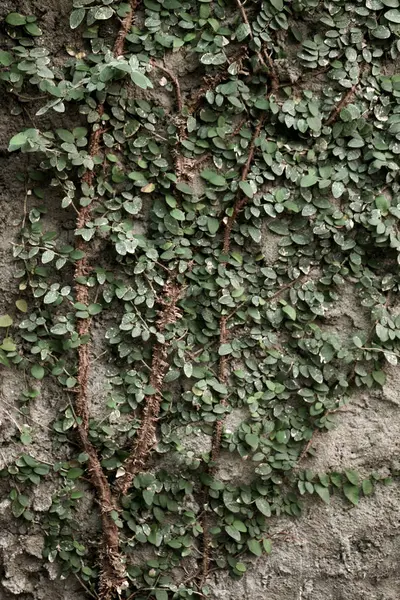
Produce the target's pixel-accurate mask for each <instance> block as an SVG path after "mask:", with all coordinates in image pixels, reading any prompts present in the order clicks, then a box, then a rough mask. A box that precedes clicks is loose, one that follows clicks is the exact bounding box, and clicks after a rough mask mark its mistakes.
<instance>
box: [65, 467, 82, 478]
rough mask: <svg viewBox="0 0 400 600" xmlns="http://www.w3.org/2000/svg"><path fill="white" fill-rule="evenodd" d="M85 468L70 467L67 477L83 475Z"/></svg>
mask: <svg viewBox="0 0 400 600" xmlns="http://www.w3.org/2000/svg"><path fill="white" fill-rule="evenodd" d="M83 473H84V471H83V469H79V468H78V467H74V468H72V469H68V473H67V479H78V477H80V476H81V475H83Z"/></svg>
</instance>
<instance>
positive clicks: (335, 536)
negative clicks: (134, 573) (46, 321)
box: [0, 0, 400, 600]
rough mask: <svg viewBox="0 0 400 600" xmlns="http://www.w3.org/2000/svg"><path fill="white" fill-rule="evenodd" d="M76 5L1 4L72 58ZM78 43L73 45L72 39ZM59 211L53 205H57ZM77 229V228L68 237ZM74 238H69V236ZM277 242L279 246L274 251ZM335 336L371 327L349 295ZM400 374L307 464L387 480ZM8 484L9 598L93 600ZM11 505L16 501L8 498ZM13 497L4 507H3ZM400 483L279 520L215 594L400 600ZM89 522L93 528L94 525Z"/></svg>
mask: <svg viewBox="0 0 400 600" xmlns="http://www.w3.org/2000/svg"><path fill="white" fill-rule="evenodd" d="M70 4H72V2H70V0H46V1H43V0H29V1H28V0H2V2H1V6H0V19H1V18H3V17H4V16H5V15H6V14H7V13H8V12H10V11H16V10H18V11H21V12H24V13H31V14H32V13H34V14H36V15H38V16H40V17H41V26H42V27H43V28H44V44H46V45H47V44H51V45H52V48H53V49H54V51H55V52H62V50H63V48H64V47H65V45H67V43H68V40H69V38H68V35H69V34H68V29H67V15H68V11H69V9H70ZM69 44H71V41H70V40H69ZM12 108H13V100H12V99H10V98H9V97H4V96H3V97H1V100H0V207H1V211H0V266H1V268H0V313H2V314H3V313H5V312H10V310H11V311H12V310H13V308H12V307H13V305H14V302H15V300H16V298H17V297H18V296H17V289H16V283H15V280H13V279H12V272H13V268H14V265H13V260H12V251H11V248H12V243H13V241H14V240H15V237H16V235H17V233H18V219H19V218H20V217H21V215H22V213H23V206H24V189H23V187H22V186H21V184H19V183H18V182H17V180H16V177H15V176H16V173H17V172H18V171H20V170H21V169H22V170H23V169H24V168H26V165H27V162H26V159H25V158H22V157H20V156H18V155H11V156H9V155H8V154H7V152H6V148H7V142H8V139H9V138H10V137H11V136H12V135H13V134H14V133H16V132H17V131H19V130H20V129H22V128H23V127H28V126H31V123H30V122H29V119H28V113H30V114H34V107H32V106H31V105H27V107H26V111H24V112H22V113H21V114H20V115H18V116H16V117H12V116H11V114H10V111H11V110H12ZM46 201H47V204H48V206H49V207H52V202H55V201H54V199H53V198H52V197H51V194H50V196H49V197H48V198H47V199H46ZM66 218H67V217H66V216H65V214H63V215H62V214H61V213H57V210H54V208H53V209H52V210H51V213H50V216H49V227H50V224H51V225H52V227H53V228H54V226H55V225H56V223H57V221H58V219H60V220H64V221H65V219H66ZM66 230H68V228H66ZM66 235H67V234H66ZM269 245H270V244H269ZM330 323H331V327H332V330H335V331H341V330H346V331H350V330H351V329H352V328H353V327H356V328H360V327H362V326H363V324H364V323H365V322H364V321H363V313H362V309H361V307H360V306H358V303H357V298H356V297H354V296H352V295H351V293H350V292H349V293H348V294H347V295H345V296H344V297H343V299H342V303H341V306H340V309H335V312H334V313H332V314H331V315H330ZM97 373H98V377H99V379H98V380H96V373H95V379H94V380H93V381H92V390H95V392H96V396H98V399H100V398H101V396H100V397H99V392H101V389H102V379H101V375H102V369H101V368H100V367H99V368H98V371H97ZM0 378H1V384H0V411H1V415H0V467H3V466H5V465H6V464H7V463H8V462H9V461H12V460H13V459H14V458H15V457H16V456H17V455H18V453H19V452H20V450H21V446H20V445H18V444H15V442H13V440H12V436H13V435H15V433H16V431H17V425H16V422H17V423H21V422H22V420H21V416H20V415H19V413H18V411H17V403H16V399H17V398H18V395H19V393H20V392H21V391H22V389H23V387H24V382H23V381H22V380H21V379H20V378H21V374H20V373H17V372H16V373H12V372H10V371H6V370H5V369H3V368H2V371H1V374H0ZM399 378H400V374H399V372H398V370H397V369H396V368H394V367H393V368H392V369H391V370H389V372H388V382H387V384H386V385H385V387H384V389H383V392H377V391H374V392H365V391H364V392H361V393H359V394H358V395H357V396H355V397H354V398H353V402H352V404H351V406H350V407H349V409H348V412H344V413H342V414H339V415H338V426H337V429H336V430H334V431H332V432H330V433H327V434H324V435H321V436H320V437H319V438H318V439H317V441H316V449H317V456H316V458H315V459H312V460H311V459H310V460H308V462H307V463H304V465H305V466H307V467H309V468H311V469H313V470H315V471H326V470H329V469H331V468H335V469H337V470H341V469H344V468H354V469H357V470H358V471H359V472H360V473H361V474H369V473H370V472H371V471H373V470H376V471H378V472H381V473H382V472H383V473H384V469H385V468H387V467H385V465H386V466H387V465H389V464H390V463H391V462H392V463H395V462H396V461H399V460H400V458H399V457H400V453H399V440H400V380H399ZM63 401H64V400H63V398H62V397H60V392H59V391H58V390H57V389H56V388H55V387H53V386H52V384H50V383H46V384H44V389H43V393H42V395H41V396H40V398H39V399H38V400H35V401H34V403H33V404H32V412H31V416H32V418H33V419H34V420H35V421H36V422H37V423H36V424H35V423H34V422H32V426H33V430H34V433H35V436H34V437H35V442H34V444H33V448H32V454H33V455H34V456H36V457H37V458H39V459H41V460H48V461H50V462H54V460H55V457H52V455H51V443H50V431H49V430H48V429H47V427H48V426H49V425H50V424H51V422H52V420H53V419H54V417H55V414H56V412H57V409H58V408H59V407H60V406H61V404H62V403H63ZM226 475H227V477H232V476H233V477H238V478H240V476H241V474H240V473H237V472H235V467H234V465H232V464H231V463H230V462H229V463H227V464H226ZM5 489H6V488H5V486H4V485H3V484H1V482H0V581H1V585H0V600H10V599H11V598H14V597H18V598H20V600H33V599H34V600H50V599H56V598H60V599H63V600H83V599H84V598H86V595H85V593H84V591H83V590H82V588H81V587H80V585H79V583H78V582H77V581H76V580H75V579H74V578H71V579H69V580H68V581H66V582H62V581H59V580H58V579H57V567H56V565H49V564H46V563H45V562H44V561H43V560H42V559H41V549H42V547H43V537H42V535H41V533H40V530H39V528H37V527H35V526H34V527H33V529H31V530H28V529H27V528H25V526H24V525H21V524H16V522H15V521H14V520H13V518H12V516H11V512H10V506H9V504H10V503H9V501H8V500H7V498H6V497H5V494H4V493H3V490H5ZM52 492H53V489H52V486H51V484H45V485H44V486H43V485H41V486H40V487H39V488H37V489H36V491H35V501H34V507H35V509H36V510H38V511H40V510H43V511H45V510H47V508H48V507H49V505H50V503H51V495H52ZM4 498H5V499H4ZM1 499H2V500H1ZM399 515H400V484H399V483H398V482H396V483H394V484H393V485H392V486H390V487H382V486H381V487H379V488H378V490H377V492H376V493H375V494H374V495H373V496H372V497H369V498H363V499H362V500H361V502H360V506H359V507H351V506H350V505H349V504H348V503H347V502H344V501H342V500H340V499H338V498H335V499H333V500H332V504H331V505H330V506H326V505H322V503H321V502H318V501H308V504H307V506H306V509H305V514H304V516H303V517H302V518H300V519H298V520H289V519H286V518H284V519H277V520H276V522H275V523H274V525H273V530H274V534H275V535H274V540H275V543H274V551H273V554H272V555H271V556H270V557H269V558H267V559H265V558H264V557H263V558H260V559H257V560H255V561H254V568H253V570H252V571H251V572H249V574H248V575H247V576H246V577H245V578H244V579H243V580H242V581H240V582H234V581H232V580H231V579H228V578H225V577H223V576H221V575H217V576H216V577H215V580H214V582H213V584H212V587H213V593H212V597H213V598H216V599H219V600H236V599H238V600H239V599H243V598H245V599H248V600H261V599H263V600H264V599H268V600H398V598H400V569H399V564H400V517H399ZM86 526H87V522H86V520H84V521H83V522H82V527H86Z"/></svg>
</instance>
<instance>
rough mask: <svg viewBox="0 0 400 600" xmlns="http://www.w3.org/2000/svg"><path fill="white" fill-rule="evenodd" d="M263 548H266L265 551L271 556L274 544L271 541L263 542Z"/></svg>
mask: <svg viewBox="0 0 400 600" xmlns="http://www.w3.org/2000/svg"><path fill="white" fill-rule="evenodd" d="M263 546H264V550H265V552H266V553H267V554H271V552H272V542H271V540H266V539H264V540H263Z"/></svg>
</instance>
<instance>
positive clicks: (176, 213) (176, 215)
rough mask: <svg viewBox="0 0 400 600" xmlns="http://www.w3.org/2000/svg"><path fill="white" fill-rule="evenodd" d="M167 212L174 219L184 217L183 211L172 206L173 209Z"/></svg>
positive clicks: (182, 218) (178, 219)
mask: <svg viewBox="0 0 400 600" xmlns="http://www.w3.org/2000/svg"><path fill="white" fill-rule="evenodd" d="M169 214H170V215H171V217H172V218H173V219H176V220H177V221H184V220H185V219H186V215H185V213H184V212H183V210H180V209H179V208H174V210H171V212H170V213H169Z"/></svg>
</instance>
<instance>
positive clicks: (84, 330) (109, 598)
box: [75, 0, 137, 600]
mask: <svg viewBox="0 0 400 600" xmlns="http://www.w3.org/2000/svg"><path fill="white" fill-rule="evenodd" d="M136 6H137V0H132V2H131V10H130V12H129V13H128V15H127V16H126V17H125V19H124V20H123V22H122V25H121V28H120V30H119V32H118V35H117V38H116V41H115V45H114V55H115V56H116V57H118V56H121V55H122V54H123V51H124V44H125V39H126V36H127V34H128V32H129V31H130V29H131V26H132V22H133V18H134V11H135V8H136ZM97 112H98V114H99V117H100V119H101V117H102V115H103V113H104V105H103V104H100V105H99V106H98V108H97ZM101 136H102V129H101V127H100V125H98V126H97V128H96V129H93V130H92V133H91V136H90V141H89V154H90V156H91V157H95V156H97V155H98V154H99V152H100V144H101ZM82 183H85V184H86V185H88V186H89V187H91V188H92V187H93V186H94V184H95V173H94V171H93V170H87V171H86V172H85V173H84V175H83V176H82ZM91 214H92V211H91V206H90V205H89V206H85V207H81V208H80V210H79V213H78V216H77V220H76V228H77V229H78V230H80V229H84V228H85V226H86V225H87V223H88V222H89V221H90V219H91ZM76 249H77V250H81V251H82V252H83V253H84V256H83V257H82V258H80V259H79V260H78V261H77V262H76V266H75V295H76V300H77V302H80V303H82V304H84V305H85V306H87V305H88V304H89V290H88V287H87V286H86V285H84V284H83V283H82V278H83V277H86V276H87V275H88V274H89V273H90V270H91V268H90V263H89V258H88V253H87V249H88V244H87V243H86V242H85V241H84V240H83V239H82V238H78V240H77V243H76ZM90 325H91V319H90V318H89V317H88V318H85V319H78V321H77V331H78V333H79V336H80V337H81V339H82V338H83V342H82V343H81V345H80V346H79V349H78V374H77V381H78V386H77V390H76V399H75V413H76V416H77V418H78V420H79V422H78V425H77V432H78V437H79V443H80V446H81V448H82V450H83V452H85V453H86V454H87V455H88V471H89V475H90V481H91V483H92V485H93V487H94V489H95V491H96V498H97V501H98V503H99V507H100V511H101V524H102V542H103V543H102V551H101V557H100V560H101V574H100V584H99V598H100V600H113V599H114V598H119V597H120V592H121V591H122V590H123V589H124V588H125V587H126V586H127V580H126V572H125V564H124V559H123V557H122V554H121V552H120V547H119V546H120V541H119V530H118V527H117V524H116V522H115V518H116V516H117V512H116V511H117V508H118V506H117V501H116V499H115V498H114V496H113V494H112V491H111V487H110V484H109V482H108V480H107V478H106V476H105V475H104V471H103V468H102V466H101V462H100V459H99V456H98V454H97V451H96V449H95V447H94V446H93V444H92V443H91V441H90V439H89V434H88V432H89V417H90V403H89V397H88V382H89V365H90V348H89V344H88V341H87V339H85V338H87V337H88V336H89V334H90Z"/></svg>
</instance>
